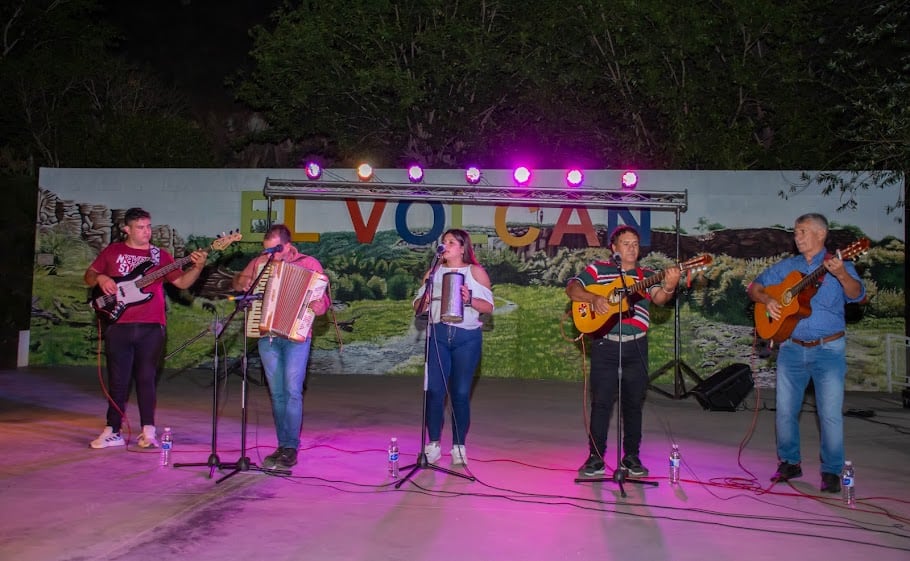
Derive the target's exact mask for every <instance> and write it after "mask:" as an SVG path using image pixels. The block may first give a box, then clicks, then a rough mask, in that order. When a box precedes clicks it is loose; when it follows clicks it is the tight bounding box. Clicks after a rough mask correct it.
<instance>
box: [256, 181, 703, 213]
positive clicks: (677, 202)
mask: <svg viewBox="0 0 910 561" xmlns="http://www.w3.org/2000/svg"><path fill="white" fill-rule="evenodd" d="M263 194H264V195H265V196H266V198H267V199H268V204H269V207H270V208H269V210H271V203H272V200H273V199H322V200H351V199H353V200H358V201H362V200H398V201H402V200H406V201H426V202H441V203H460V204H471V205H519V206H539V207H564V206H570V207H571V206H584V207H587V208H649V209H656V210H668V211H676V212H685V211H686V209H687V207H688V192H687V191H685V190H683V191H639V190H635V191H619V190H608V189H598V188H594V187H584V186H583V187H576V188H569V187H535V186H528V187H516V186H506V185H490V184H478V185H448V184H440V183H435V184H428V183H378V182H364V181H349V180H345V179H313V180H307V179H273V178H267V179H266V181H265V187H264V188H263Z"/></svg>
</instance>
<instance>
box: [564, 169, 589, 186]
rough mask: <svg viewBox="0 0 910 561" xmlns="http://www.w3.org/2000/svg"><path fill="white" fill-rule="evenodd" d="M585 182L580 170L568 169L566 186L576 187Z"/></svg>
mask: <svg viewBox="0 0 910 561" xmlns="http://www.w3.org/2000/svg"><path fill="white" fill-rule="evenodd" d="M584 181H585V174H584V172H582V171H581V170H580V169H570V170H569V171H567V172H566V185H568V186H569V187H578V186H579V185H581V184H582V183H584Z"/></svg>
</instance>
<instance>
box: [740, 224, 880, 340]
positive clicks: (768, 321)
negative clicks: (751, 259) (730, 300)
mask: <svg viewBox="0 0 910 561" xmlns="http://www.w3.org/2000/svg"><path fill="white" fill-rule="evenodd" d="M867 249H869V240H867V239H866V238H862V239H860V240H857V241H855V242H853V243H852V244H850V245H848V246H847V247H845V248H844V249H841V250H839V251H838V254H839V255H840V258H841V259H843V260H847V259H852V258H853V257H856V256H857V255H860V254H862V253H864V252H865V251H866V250H867ZM826 259H827V258H826ZM824 273H825V266H824V265H819V266H818V268H816V269H815V270H814V271H812V272H811V273H809V274H808V275H803V274H802V273H800V272H799V271H793V272H791V273H790V274H789V275H787V276H786V277H785V278H784V280H783V282H781V283H780V284H776V285H773V286H766V287H765V292H766V293H768V294H769V295H770V296H771V297H772V298H774V299H775V300H777V301H778V302H780V318H779V319H774V318H772V317H771V314H769V313H768V308H767V306H765V305H764V304H762V303H759V302H756V303H755V332H756V333H757V334H758V336H759V337H761V338H762V339H770V340H772V341H774V342H775V343H781V342H783V341H785V340H786V339H787V337H789V336H790V334H791V333H793V329H794V328H795V327H796V324H797V322H799V320H801V319H803V318H805V317H808V316H809V314H811V313H812V308H811V307H810V305H809V301H810V300H812V297H813V296H815V293H816V292H818V284H819V283H818V279H819V278H820V277H821V276H822V275H823V274H824Z"/></svg>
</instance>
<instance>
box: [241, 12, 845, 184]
mask: <svg viewBox="0 0 910 561" xmlns="http://www.w3.org/2000/svg"><path fill="white" fill-rule="evenodd" d="M815 4H820V2H816V0H800V1H797V2H792V3H787V4H786V5H781V3H780V2H775V1H772V0H762V1H759V2H755V1H753V0H727V1H724V2H721V7H720V9H719V8H718V3H717V2H713V1H707V0H688V1H686V2H684V5H683V6H680V5H669V4H667V3H666V2H663V1H662V0H644V1H642V0H620V1H608V0H578V1H577V2H575V3H573V4H572V6H571V7H568V6H566V5H565V4H560V3H558V2H551V1H544V0H527V1H524V2H520V3H519V2H514V1H499V2H493V1H490V0H459V1H457V2H447V1H443V0H384V1H373V0H346V1H342V0H326V1H324V2H319V3H316V2H305V3H302V4H301V5H299V6H297V7H296V8H285V9H284V10H281V11H279V12H278V13H277V14H275V17H274V24H273V25H272V26H270V28H268V29H267V28H266V27H264V26H260V27H257V28H256V29H255V30H254V31H253V34H254V38H255V47H254V49H253V51H252V56H253V59H254V63H255V66H254V69H253V70H252V71H251V72H249V73H248V74H244V75H240V76H238V77H237V80H236V82H235V86H236V91H237V95H238V98H239V99H240V100H242V101H244V102H245V103H247V104H249V105H250V106H251V107H253V108H254V109H256V110H259V111H261V112H262V113H263V114H264V116H265V118H266V120H267V122H268V125H269V126H268V128H267V130H265V131H263V132H262V133H260V134H259V135H258V136H257V137H255V138H254V140H258V141H262V140H265V141H268V142H273V143H278V142H283V141H285V140H286V139H292V140H293V141H294V142H296V143H298V145H299V147H300V148H299V149H300V151H301V152H304V151H306V150H313V149H315V150H317V151H321V152H323V153H324V154H326V155H328V156H329V157H330V159H331V160H332V161H340V162H344V163H349V164H350V163H353V158H354V157H358V158H360V157H364V156H366V155H372V156H373V157H374V163H376V161H377V160H378V161H380V162H382V163H385V164H400V163H404V162H407V161H412V160H418V161H420V162H421V163H423V164H424V165H427V166H446V167H448V166H455V165H465V164H467V163H469V162H478V161H480V163H482V164H483V165H493V164H495V165H500V166H508V165H513V164H514V163H515V160H516V159H517V158H518V157H519V156H521V157H527V156H530V157H531V158H530V159H531V160H532V165H534V166H537V167H557V166H564V165H568V164H569V163H575V164H578V165H585V166H592V167H593V166H597V167H605V166H613V167H620V166H626V165H636V166H639V167H646V166H647V167H652V168H688V169H705V168H721V169H750V168H759V169H768V168H778V167H782V166H794V167H799V166H795V164H796V163H798V162H799V161H800V160H798V158H797V156H795V155H797V154H805V153H807V152H808V153H809V154H810V156H812V157H813V159H815V157H816V156H817V155H818V154H822V153H824V152H825V149H826V148H827V142H828V135H826V134H824V132H825V130H826V128H825V123H824V122H822V121H821V120H820V119H818V118H816V115H817V114H818V108H819V107H820V106H823V105H824V104H819V103H818V101H819V100H818V96H817V95H816V96H812V95H809V93H810V92H811V88H813V87H814V85H813V84H811V83H810V80H809V78H810V77H811V73H810V72H809V71H808V70H807V65H808V62H807V59H806V55H805V52H804V51H805V50H806V46H807V45H810V44H811V42H812V40H813V39H814V38H815V37H816V34H814V33H813V28H812V26H811V22H812V21H813V20H812V19H810V18H808V17H806V16H807V14H808V13H809V12H810V11H811V10H813V9H814V7H815ZM320 145H321V147H320ZM525 161H527V160H525Z"/></svg>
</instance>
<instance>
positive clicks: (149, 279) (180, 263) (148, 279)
mask: <svg viewBox="0 0 910 561" xmlns="http://www.w3.org/2000/svg"><path fill="white" fill-rule="evenodd" d="M213 247H214V246H209V247H208V249H212V248H213ZM192 260H193V259H192V257H190V256H189V255H185V256H183V257H181V258H180V259H177V260H176V261H174V262H173V263H171V264H170V265H166V266H164V267H162V268H160V269H158V270H157V271H155V272H154V273H151V274H148V275H145V276H144V277H142V278H141V279H139V280H137V281H136V286H137V287H138V288H144V287H146V286H148V285H150V284H152V283H153V282H155V281H157V280H158V279H160V278H162V277H165V276H167V275H169V274H171V273H172V272H173V271H176V270H177V269H183V267H184V266H185V265H186V264H187V263H190V262H191V261H192Z"/></svg>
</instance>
